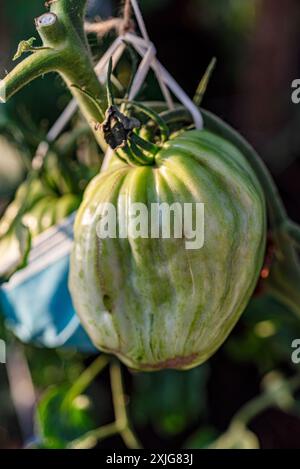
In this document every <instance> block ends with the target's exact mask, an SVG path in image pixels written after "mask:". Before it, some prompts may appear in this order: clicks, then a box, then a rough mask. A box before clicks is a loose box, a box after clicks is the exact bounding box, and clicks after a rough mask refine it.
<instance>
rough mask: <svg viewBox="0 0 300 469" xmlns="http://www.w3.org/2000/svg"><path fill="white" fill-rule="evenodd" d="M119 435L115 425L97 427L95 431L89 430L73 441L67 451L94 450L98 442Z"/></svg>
mask: <svg viewBox="0 0 300 469" xmlns="http://www.w3.org/2000/svg"><path fill="white" fill-rule="evenodd" d="M118 433H119V430H118V427H117V425H116V423H110V424H108V425H104V426H103V427H99V428H97V429H96V430H91V431H90V432H87V433H85V435H83V436H82V437H80V438H77V439H76V440H73V441H72V442H71V443H70V444H69V445H68V449H91V448H94V447H95V446H96V444H97V442H98V441H103V440H105V439H106V438H109V437H111V436H114V435H117V434H118Z"/></svg>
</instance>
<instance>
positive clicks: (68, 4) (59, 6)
mask: <svg viewBox="0 0 300 469" xmlns="http://www.w3.org/2000/svg"><path fill="white" fill-rule="evenodd" d="M86 3H87V0H76V1H74V0H56V1H55V2H53V3H51V8H50V12H48V13H44V14H43V15H41V16H40V17H39V18H37V19H36V22H35V24H36V29H37V32H38V34H39V36H40V37H41V39H42V44H43V45H42V48H40V47H37V48H33V47H31V48H30V50H28V52H31V55H30V56H29V57H27V58H26V59H24V60H23V61H22V62H20V63H19V64H18V65H17V66H16V67H15V68H14V69H13V70H12V71H11V72H10V73H9V74H8V75H7V76H6V77H5V78H4V79H3V80H1V81H0V96H2V97H3V98H2V100H4V101H6V100H8V99H10V98H11V97H12V96H13V95H14V94H15V93H17V92H18V91H19V90H20V89H21V88H23V87H24V86H25V85H26V84H27V83H29V82H31V81H32V80H34V79H35V78H38V77H40V76H42V75H44V74H46V73H49V72H57V73H59V74H60V76H61V77H62V78H63V80H64V81H65V83H66V85H67V86H68V88H69V89H70V91H71V93H72V94H73V95H74V97H75V98H76V100H77V102H78V105H79V107H80V109H81V111H82V113H83V115H84V116H85V118H86V119H87V121H88V123H89V125H90V126H91V128H92V131H93V132H94V134H95V137H96V139H97V141H98V143H99V144H100V146H101V147H102V149H103V150H105V149H106V144H105V142H104V140H103V136H102V134H101V132H98V131H97V130H96V129H95V123H96V122H100V121H101V120H102V115H101V113H100V112H99V108H98V107H97V106H95V104H94V103H93V102H92V101H91V100H90V99H88V98H87V96H85V95H84V94H83V93H81V92H80V91H79V90H78V88H80V89H85V90H86V91H87V92H89V93H90V94H91V95H93V96H95V98H96V99H97V100H98V101H99V102H100V103H101V107H102V109H103V114H104V112H105V110H106V108H107V98H106V93H105V88H104V87H103V86H101V85H100V83H99V81H98V79H97V76H96V74H95V71H94V68H93V64H92V60H91V54H90V50H89V47H88V43H87V40H86V36H85V33H84V30H83V19H84V13H85V7H86ZM25 42H26V41H25ZM72 85H76V87H73V86H72Z"/></svg>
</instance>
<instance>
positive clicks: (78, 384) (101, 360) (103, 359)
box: [62, 355, 109, 406]
mask: <svg viewBox="0 0 300 469" xmlns="http://www.w3.org/2000/svg"><path fill="white" fill-rule="evenodd" d="M108 363H109V357H108V356H107V355H100V356H99V357H98V358H97V359H96V360H95V361H93V363H92V364H91V365H90V366H89V367H88V368H87V369H86V370H85V371H84V372H83V373H82V374H81V375H80V377H79V378H78V379H77V381H75V383H74V384H73V386H72V387H71V388H70V389H69V391H68V392H67V394H66V396H65V398H64V401H63V404H62V406H67V405H68V404H69V403H70V402H72V401H73V400H74V399H75V398H76V397H77V396H79V395H80V394H82V393H83V391H85V390H86V388H87V387H88V386H89V385H90V384H91V382H92V381H93V380H94V379H95V378H96V376H97V375H98V374H99V373H101V371H103V369H104V368H105V367H106V365H107V364H108Z"/></svg>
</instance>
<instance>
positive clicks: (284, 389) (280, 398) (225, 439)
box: [209, 374, 300, 449]
mask: <svg viewBox="0 0 300 469" xmlns="http://www.w3.org/2000/svg"><path fill="white" fill-rule="evenodd" d="M299 387H300V374H296V375H295V376H293V377H292V378H290V379H289V380H280V382H278V384H276V386H273V387H272V388H270V389H268V390H266V391H265V392H263V393H262V394H261V395H260V396H258V397H256V398H254V399H252V400H251V401H249V402H247V403H246V404H245V405H244V406H243V407H242V408H241V409H240V410H239V411H238V412H237V413H236V414H235V415H234V417H233V418H232V420H231V423H230V425H229V427H228V429H227V431H226V432H225V433H223V434H222V435H221V436H220V437H219V438H218V439H217V440H216V441H214V442H213V443H212V444H211V445H210V446H209V449H227V448H234V447H235V443H236V441H237V440H239V439H240V438H242V437H243V436H244V437H245V436H246V437H247V438H249V435H250V437H251V440H252V439H253V436H254V438H256V437H255V435H254V434H252V433H251V432H249V430H248V428H247V427H248V425H249V424H250V423H251V421H252V420H253V419H254V418H255V417H257V416H258V415H259V414H260V413H261V412H263V411H264V410H266V409H268V408H269V407H271V406H273V405H276V406H280V407H282V408H283V405H284V409H287V405H288V406H289V407H291V405H292V404H293V402H294V401H293V397H292V396H293V394H294V393H295V392H296V391H297V390H298V389H299ZM287 398H288V400H287ZM251 435H252V436H251ZM257 444H259V443H258V440H257Z"/></svg>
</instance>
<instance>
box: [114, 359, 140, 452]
mask: <svg viewBox="0 0 300 469" xmlns="http://www.w3.org/2000/svg"><path fill="white" fill-rule="evenodd" d="M110 380H111V389H112V396H113V405H114V410H115V416H116V424H117V427H118V428H119V432H120V434H121V436H122V438H123V440H124V443H125V444H126V446H127V447H128V448H130V449H139V448H141V444H140V442H139V441H138V439H137V437H136V436H135V434H134V432H133V430H132V429H131V427H130V422H129V419H128V415H127V411H126V400H125V394H124V387H123V381H122V373H121V366H120V363H119V362H118V361H116V360H114V361H113V362H112V364H111V368H110Z"/></svg>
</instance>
